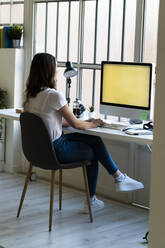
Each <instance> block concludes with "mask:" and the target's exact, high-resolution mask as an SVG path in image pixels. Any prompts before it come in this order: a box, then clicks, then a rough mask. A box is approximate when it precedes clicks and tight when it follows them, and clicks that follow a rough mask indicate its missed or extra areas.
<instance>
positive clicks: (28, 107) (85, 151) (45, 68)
mask: <svg viewBox="0 0 165 248" xmlns="http://www.w3.org/2000/svg"><path fill="white" fill-rule="evenodd" d="M56 81H57V71H56V60H55V57H54V56H52V55H50V54H47V53H39V54H36V55H35V56H34V58H33V60H32V63H31V68H30V74H29V77H28V80H27V87H26V91H25V97H26V98H25V102H24V110H25V111H28V112H32V113H35V114H38V115H39V116H40V117H41V118H42V119H43V121H44V122H45V124H46V126H47V128H48V130H49V133H50V136H51V139H52V142H53V146H54V148H55V150H56V153H57V156H58V159H59V161H60V162H61V163H68V162H75V161H80V160H90V161H91V166H90V167H87V176H88V183H89V191H90V197H91V206H92V208H93V209H98V208H103V207H104V203H103V202H102V201H101V200H98V199H97V198H96V195H95V194H96V184H97V177H98V162H100V163H101V164H102V165H103V166H104V167H105V169H106V170H107V172H108V173H109V174H110V175H112V177H113V178H114V181H115V183H116V191H117V192H128V191H133V190H138V189H142V188H143V184H142V183H141V182H138V181H135V180H133V179H131V178H130V177H128V176H127V175H126V174H122V173H121V172H120V170H119V169H118V167H117V165H116V164H115V163H114V161H113V160H112V158H111V156H110V153H109V152H108V150H107V149H106V147H105V145H104V143H103V141H102V139H101V138H100V137H98V136H93V135H87V134H82V133H72V134H63V133H62V126H68V125H70V126H72V127H73V128H76V129H79V130H86V129H89V128H95V127H98V126H101V125H103V124H104V122H103V121H102V120H101V119H91V120H89V121H82V120H79V119H77V118H76V117H75V116H74V115H73V113H72V111H71V110H70V109H69V107H68V105H67V102H66V99H65V98H64V96H63V95H62V94H61V93H60V92H59V91H57V90H56ZM85 210H86V203H85Z"/></svg>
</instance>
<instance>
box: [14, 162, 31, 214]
mask: <svg viewBox="0 0 165 248" xmlns="http://www.w3.org/2000/svg"><path fill="white" fill-rule="evenodd" d="M31 171H32V165H31V164H30V166H29V169H28V171H27V174H26V179H25V183H24V188H23V191H22V195H21V200H20V204H19V208H18V212H17V218H18V217H19V215H20V212H21V208H22V205H23V201H24V198H25V194H26V190H27V186H28V183H29V179H30V173H31Z"/></svg>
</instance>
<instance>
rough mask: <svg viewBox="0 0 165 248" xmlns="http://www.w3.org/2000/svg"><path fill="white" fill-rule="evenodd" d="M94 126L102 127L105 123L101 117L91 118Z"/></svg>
mask: <svg viewBox="0 0 165 248" xmlns="http://www.w3.org/2000/svg"><path fill="white" fill-rule="evenodd" d="M91 122H92V124H93V127H101V126H103V125H104V121H103V120H101V119H92V120H91Z"/></svg>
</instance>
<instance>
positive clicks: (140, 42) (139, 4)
mask: <svg viewBox="0 0 165 248" xmlns="http://www.w3.org/2000/svg"><path fill="white" fill-rule="evenodd" d="M86 1H95V2H96V12H95V32H94V33H95V34H94V36H95V39H94V60H93V63H83V22H84V8H85V2H86ZM98 1H99V0H28V8H27V9H29V10H31V18H29V17H28V18H29V19H31V22H30V23H29V20H27V14H26V15H25V14H24V17H25V19H24V23H25V26H26V25H27V28H28V29H27V30H29V31H30V34H29V38H31V44H30V45H29V46H28V47H25V50H26V51H25V55H27V54H28V55H27V56H26V57H25V60H26V65H30V62H31V59H32V56H33V54H34V52H35V46H34V41H35V17H36V16H35V13H36V7H35V6H36V4H37V3H46V6H47V5H48V3H50V2H57V6H58V8H59V3H61V2H68V4H69V8H68V11H70V6H71V2H79V24H78V53H77V63H73V66H74V67H75V68H77V71H78V76H77V87H76V89H77V90H76V97H77V98H79V99H81V97H82V70H83V69H91V70H93V72H94V73H93V92H92V104H93V105H94V104H95V78H96V70H101V64H97V63H96V46H97V39H96V37H97V15H98V12H97V11H98ZM112 1H113V0H109V17H108V18H109V19H108V27H109V28H108V42H107V60H109V58H110V27H111V5H112ZM126 1H127V0H123V17H122V18H123V24H122V42H121V61H123V58H124V33H125V11H126V8H125V6H126ZM26 5H27V1H25V7H24V10H26ZM46 9H47V8H46ZM145 9H146V0H136V20H135V45H134V62H143V54H144V39H145ZM46 11H47V10H46ZM29 14H30V13H29ZM46 15H47V13H46ZM69 18H70V12H69V14H68V25H70V24H69V23H70V20H69ZM56 23H57V36H56V49H55V51H56V57H57V61H58V45H57V44H58V14H57V22H56ZM69 32H70V27H69V26H68V40H67V61H68V58H69V42H70V33H69ZM45 49H46V35H45ZM45 51H46V50H45ZM29 54H30V56H29ZM65 64H66V61H58V66H59V67H65Z"/></svg>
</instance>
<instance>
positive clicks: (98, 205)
mask: <svg viewBox="0 0 165 248" xmlns="http://www.w3.org/2000/svg"><path fill="white" fill-rule="evenodd" d="M90 202H91V209H92V211H94V212H95V211H98V210H100V209H102V208H104V202H103V201H101V200H99V199H97V197H96V196H95V195H94V196H93V197H91V198H90ZM83 213H86V214H88V213H89V210H88V204H87V201H85V203H84V210H83Z"/></svg>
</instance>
